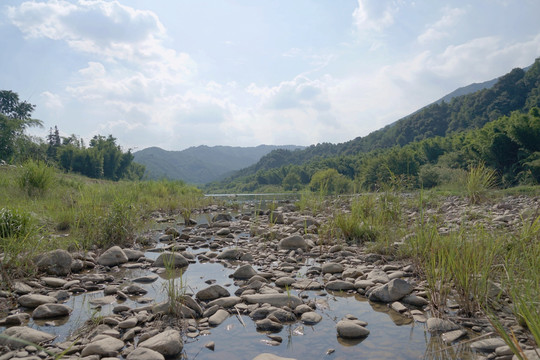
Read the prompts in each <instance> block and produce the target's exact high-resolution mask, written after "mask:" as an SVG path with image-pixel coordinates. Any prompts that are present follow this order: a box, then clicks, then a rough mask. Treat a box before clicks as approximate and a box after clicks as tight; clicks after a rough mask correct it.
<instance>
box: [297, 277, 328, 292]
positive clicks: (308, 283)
mask: <svg viewBox="0 0 540 360" xmlns="http://www.w3.org/2000/svg"><path fill="white" fill-rule="evenodd" d="M291 286H292V287H293V288H295V289H299V290H320V289H322V288H323V284H321V283H320V282H318V281H317V280H312V279H302V280H300V281H297V282H295V283H293V284H292V285H291Z"/></svg>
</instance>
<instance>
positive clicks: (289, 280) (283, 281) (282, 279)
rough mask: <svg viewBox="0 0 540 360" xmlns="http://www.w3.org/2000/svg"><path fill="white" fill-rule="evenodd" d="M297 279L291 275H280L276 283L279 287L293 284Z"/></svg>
mask: <svg viewBox="0 0 540 360" xmlns="http://www.w3.org/2000/svg"><path fill="white" fill-rule="evenodd" d="M295 281H296V280H295V279H294V278H292V277H290V276H284V277H280V278H279V279H277V280H276V282H275V284H276V286H279V287H285V286H291V285H292V284H293V283H294V282H295Z"/></svg>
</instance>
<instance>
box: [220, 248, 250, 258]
mask: <svg viewBox="0 0 540 360" xmlns="http://www.w3.org/2000/svg"><path fill="white" fill-rule="evenodd" d="M242 255H244V252H243V251H242V250H240V249H227V250H225V251H223V252H222V253H221V254H219V255H218V256H217V258H218V259H222V260H238V259H240V258H241V257H242Z"/></svg>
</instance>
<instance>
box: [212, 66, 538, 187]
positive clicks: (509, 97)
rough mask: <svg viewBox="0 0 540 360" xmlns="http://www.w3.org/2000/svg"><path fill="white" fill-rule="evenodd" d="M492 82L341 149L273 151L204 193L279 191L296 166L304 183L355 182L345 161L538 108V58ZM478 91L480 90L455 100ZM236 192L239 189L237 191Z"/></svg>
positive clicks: (314, 147)
mask: <svg viewBox="0 0 540 360" xmlns="http://www.w3.org/2000/svg"><path fill="white" fill-rule="evenodd" d="M492 81H493V80H490V81H488V82H485V83H481V84H471V85H469V86H466V87H464V88H460V89H458V90H456V91H455V92H453V93H450V94H448V95H447V96H445V97H443V98H442V99H440V100H439V101H436V102H434V103H432V104H430V105H427V106H425V107H423V108H421V109H420V110H418V111H416V112H414V113H412V114H411V115H408V116H406V117H404V118H402V119H399V120H398V121H396V122H394V123H392V124H390V125H388V126H385V127H384V128H382V129H379V130H377V131H374V132H372V133H370V134H369V135H367V136H365V137H357V138H355V139H353V140H350V141H348V142H345V143H340V144H328V143H324V144H317V145H312V146H309V147H307V148H305V149H304V150H299V151H294V152H288V151H284V150H280V151H273V152H271V153H269V154H267V155H265V156H263V157H262V158H261V160H260V161H259V162H257V163H255V164H253V165H251V166H249V167H248V168H245V169H242V170H240V171H238V172H236V173H235V174H233V175H232V176H231V177H229V178H227V179H225V180H224V181H222V182H221V183H216V184H212V185H211V186H209V187H208V189H209V190H212V191H213V190H216V189H225V188H227V187H228V186H229V185H228V184H227V183H231V182H235V183H236V184H241V183H244V184H247V183H249V184H250V188H251V189H253V188H256V184H259V186H261V185H279V186H280V185H281V182H280V181H282V180H283V179H285V178H286V177H287V176H288V175H289V174H290V171H291V169H293V168H294V167H295V166H302V167H303V168H302V171H304V169H305V171H304V172H303V173H302V172H300V173H299V174H298V175H299V176H300V177H301V178H303V179H309V178H310V177H311V176H312V175H313V173H314V171H316V170H317V169H324V168H335V169H336V170H338V172H339V173H340V174H343V175H346V176H353V175H354V174H355V173H356V172H357V170H358V169H356V168H355V167H356V166H357V164H352V163H351V159H350V158H349V159H346V158H345V157H355V156H358V155H359V154H365V153H368V152H372V151H376V150H380V151H382V150H383V149H388V148H392V147H395V146H398V147H403V146H405V145H407V144H410V143H412V142H419V141H422V140H424V139H430V138H434V137H447V136H450V135H452V134H455V133H459V132H463V131H469V130H473V129H479V128H482V127H483V126H484V125H485V124H487V123H489V122H492V121H494V120H496V119H499V118H501V117H502V116H508V115H510V114H511V113H512V112H513V111H519V112H523V113H526V112H528V111H529V110H530V109H531V108H533V107H535V106H540V58H538V59H536V61H535V63H534V64H533V65H531V66H529V67H527V68H525V69H520V68H516V69H513V70H512V71H510V72H509V73H508V74H506V75H503V76H501V77H499V78H498V79H496V81H495V83H493V84H492ZM476 89H480V90H477V91H475V92H472V93H467V94H464V95H460V96H456V95H458V94H459V93H466V92H468V91H474V90H476ZM446 99H449V100H448V101H447V100H446ZM336 159H338V160H336ZM297 170H298V169H297V168H296V170H294V171H297ZM237 188H238V189H242V187H241V186H237Z"/></svg>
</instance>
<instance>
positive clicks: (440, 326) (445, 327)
mask: <svg viewBox="0 0 540 360" xmlns="http://www.w3.org/2000/svg"><path fill="white" fill-rule="evenodd" d="M426 324H427V329H428V331H429V332H448V331H452V330H459V325H456V324H454V323H453V322H451V321H450V320H444V319H439V318H429V319H428V320H427V323H426Z"/></svg>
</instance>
